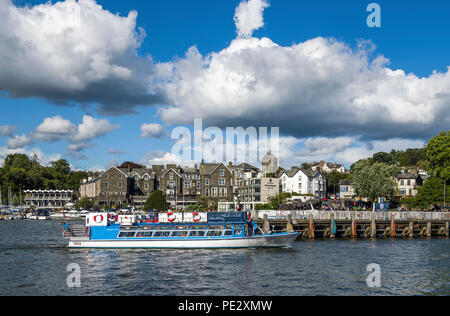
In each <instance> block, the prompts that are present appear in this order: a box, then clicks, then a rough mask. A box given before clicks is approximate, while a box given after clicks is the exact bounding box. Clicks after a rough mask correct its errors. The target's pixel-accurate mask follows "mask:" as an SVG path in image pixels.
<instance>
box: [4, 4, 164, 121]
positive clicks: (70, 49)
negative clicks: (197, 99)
mask: <svg viewBox="0 0 450 316" xmlns="http://www.w3.org/2000/svg"><path fill="white" fill-rule="evenodd" d="M136 19H137V12H136V11H131V12H130V13H129V14H128V15H127V16H124V17H122V16H120V15H118V14H113V13H111V12H109V11H107V10H104V9H103V8H102V6H101V5H99V4H97V3H96V1H94V0H78V1H75V0H65V1H59V2H56V3H51V2H50V1H49V2H47V3H44V4H39V5H35V6H23V7H19V6H16V5H15V4H14V3H13V2H12V1H11V0H0V91H2V90H3V91H6V92H7V93H8V94H9V95H10V96H13V97H41V98H45V99H47V100H49V101H51V102H54V103H57V104H72V103H79V104H83V105H84V104H96V105H97V106H98V110H99V111H100V112H102V113H106V114H120V113H126V112H133V111H135V110H134V108H135V107H136V106H139V105H152V104H157V103H161V102H163V100H164V96H163V95H162V94H161V92H158V91H155V90H152V88H151V87H149V85H148V83H149V82H150V81H151V80H152V73H153V62H152V61H151V60H149V59H144V58H141V57H139V56H138V54H137V48H139V46H140V45H141V42H142V40H143V39H144V37H145V32H144V31H143V30H142V29H140V28H137V27H136Z"/></svg>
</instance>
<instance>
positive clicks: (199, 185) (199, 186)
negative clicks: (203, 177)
mask: <svg viewBox="0 0 450 316" xmlns="http://www.w3.org/2000/svg"><path fill="white" fill-rule="evenodd" d="M201 186H202V184H201V182H200V181H197V189H201Z"/></svg>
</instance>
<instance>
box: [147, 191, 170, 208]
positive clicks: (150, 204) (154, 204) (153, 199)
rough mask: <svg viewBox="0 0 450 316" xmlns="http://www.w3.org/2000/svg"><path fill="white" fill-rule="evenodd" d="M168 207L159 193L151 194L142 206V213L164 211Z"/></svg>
mask: <svg viewBox="0 0 450 316" xmlns="http://www.w3.org/2000/svg"><path fill="white" fill-rule="evenodd" d="M167 207H168V203H167V201H166V198H165V197H164V195H163V194H162V192H161V191H155V192H153V193H152V194H151V195H150V196H149V197H148V199H147V201H146V202H145V204H144V211H150V210H158V211H164V210H166V209H167Z"/></svg>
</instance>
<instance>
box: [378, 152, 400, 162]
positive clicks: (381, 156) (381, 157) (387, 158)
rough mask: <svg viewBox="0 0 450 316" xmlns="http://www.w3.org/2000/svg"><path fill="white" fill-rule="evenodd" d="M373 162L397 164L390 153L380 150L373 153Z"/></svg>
mask: <svg viewBox="0 0 450 316" xmlns="http://www.w3.org/2000/svg"><path fill="white" fill-rule="evenodd" d="M373 162H381V163H385V164H387V165H393V164H395V161H394V159H393V158H392V157H391V155H389V154H388V153H384V152H379V153H376V154H374V155H373Z"/></svg>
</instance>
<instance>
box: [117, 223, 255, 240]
mask: <svg viewBox="0 0 450 316" xmlns="http://www.w3.org/2000/svg"><path fill="white" fill-rule="evenodd" d="M244 231H245V230H244V225H243V224H242V225H241V224H234V225H231V224H230V225H146V226H143V227H139V228H137V229H131V230H130V229H126V230H121V231H120V232H119V235H118V238H169V237H174V238H184V237H221V236H227V237H231V236H243V233H244ZM254 234H255V235H263V232H262V231H261V229H259V227H258V228H256V229H255V230H254Z"/></svg>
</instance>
